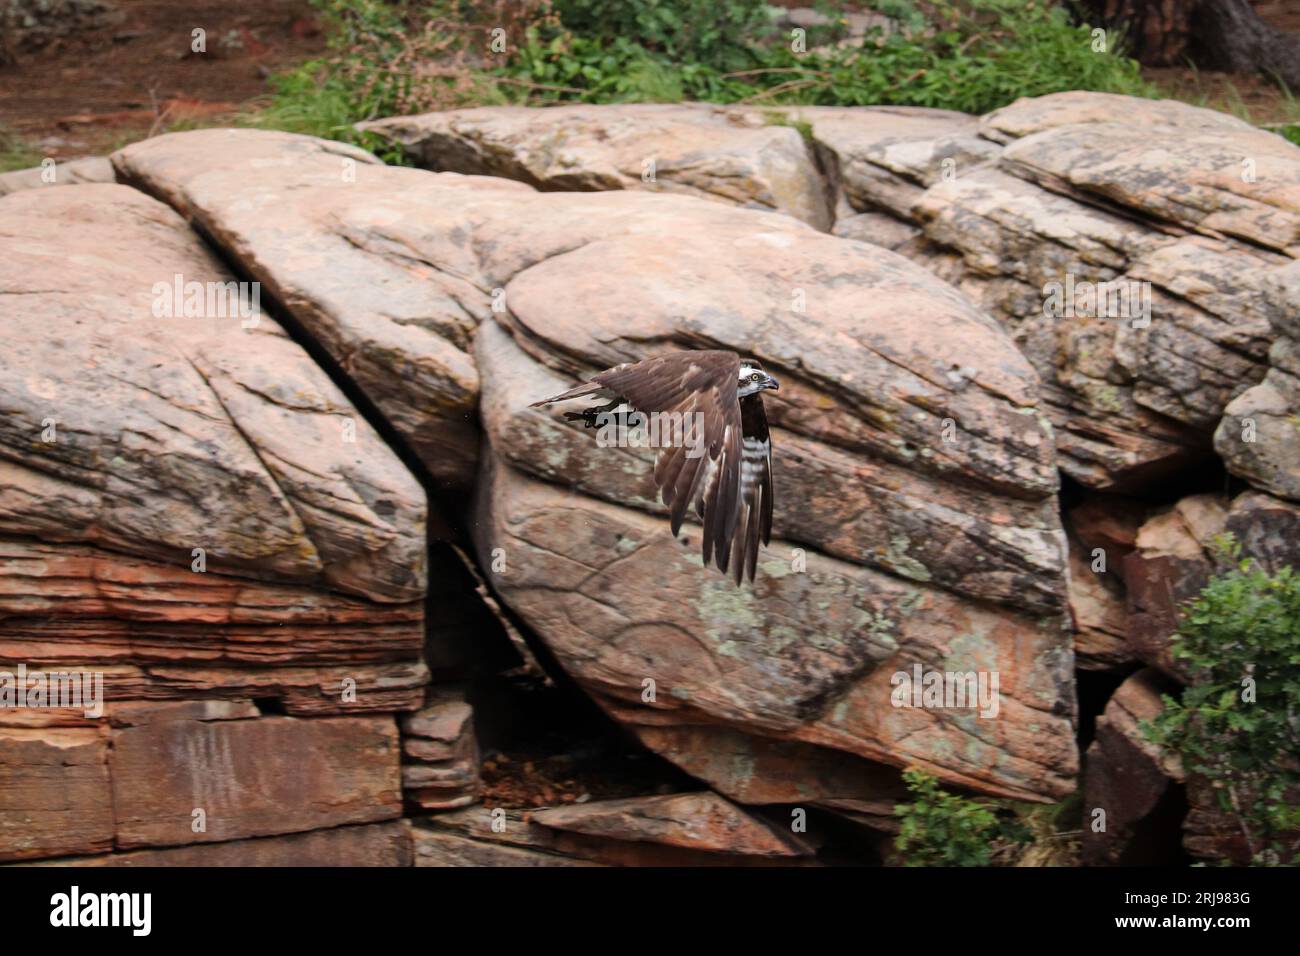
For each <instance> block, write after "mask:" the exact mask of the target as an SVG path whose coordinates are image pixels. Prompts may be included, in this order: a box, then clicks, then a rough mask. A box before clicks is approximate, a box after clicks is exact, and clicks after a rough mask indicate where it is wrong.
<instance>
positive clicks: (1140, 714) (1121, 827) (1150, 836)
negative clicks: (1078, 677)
mask: <svg viewBox="0 0 1300 956" xmlns="http://www.w3.org/2000/svg"><path fill="white" fill-rule="evenodd" d="M1175 689H1176V685H1175V684H1173V683H1172V682H1170V681H1168V679H1167V678H1163V677H1162V676H1161V675H1160V674H1159V673H1157V672H1156V671H1154V670H1151V669H1150V668H1147V669H1145V670H1142V671H1139V672H1138V673H1136V674H1134V675H1133V676H1132V677H1130V678H1128V679H1127V680H1126V681H1124V683H1123V684H1121V685H1120V686H1119V689H1118V690H1116V691H1115V693H1114V694H1113V695H1111V698H1110V700H1109V701H1107V703H1106V709H1105V711H1104V712H1103V713H1102V715H1101V716H1100V717H1098V718H1097V735H1096V737H1095V738H1094V739H1093V741H1092V744H1091V745H1090V746H1089V747H1088V753H1087V755H1086V757H1085V758H1084V768H1085V769H1084V775H1083V840H1082V843H1083V860H1084V862H1085V863H1087V864H1090V865H1093V866H1098V865H1107V866H1117V865H1120V866H1132V865H1148V866H1151V865H1157V864H1171V863H1176V862H1178V855H1179V854H1178V844H1179V840H1180V837H1181V833H1180V831H1179V822H1180V821H1179V812H1180V810H1181V809H1182V807H1181V792H1180V790H1179V785H1180V784H1182V783H1183V779H1184V776H1183V768H1182V763H1181V761H1179V759H1178V756H1177V754H1171V753H1169V752H1168V751H1165V750H1164V749H1162V748H1160V747H1158V746H1156V745H1155V744H1154V743H1152V742H1151V741H1150V740H1148V739H1147V737H1146V735H1145V733H1144V731H1143V724H1144V723H1145V722H1147V721H1150V720H1153V719H1155V718H1156V717H1157V716H1159V714H1160V712H1161V711H1162V710H1163V709H1164V704H1163V702H1162V697H1163V695H1164V694H1167V693H1170V692H1172V691H1174V690H1175Z"/></svg>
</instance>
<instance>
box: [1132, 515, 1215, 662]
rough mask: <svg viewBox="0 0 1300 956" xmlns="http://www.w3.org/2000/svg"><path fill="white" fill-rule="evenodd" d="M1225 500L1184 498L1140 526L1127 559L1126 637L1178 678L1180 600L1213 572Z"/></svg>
mask: <svg viewBox="0 0 1300 956" xmlns="http://www.w3.org/2000/svg"><path fill="white" fill-rule="evenodd" d="M1226 521H1227V506H1226V503H1225V502H1224V501H1222V500H1221V499H1219V498H1217V497H1215V496H1213V495H1193V496H1192V497H1190V498H1184V499H1183V500H1181V501H1180V502H1178V504H1177V505H1175V506H1174V508H1173V509H1172V510H1170V511H1167V512H1165V513H1163V514H1160V515H1157V516H1156V517H1154V518H1152V519H1151V520H1150V521H1148V522H1147V523H1146V524H1144V525H1143V526H1142V530H1141V531H1140V532H1138V536H1137V548H1136V550H1135V551H1134V552H1133V553H1132V554H1130V555H1129V556H1128V557H1126V558H1125V559H1124V581H1125V585H1126V587H1127V590H1128V601H1129V617H1128V642H1129V648H1130V649H1131V651H1132V652H1133V654H1134V655H1135V656H1136V657H1138V658H1139V659H1140V660H1142V661H1145V662H1146V663H1148V664H1150V665H1151V666H1153V667H1157V668H1159V669H1160V670H1162V671H1164V673H1165V674H1167V675H1169V676H1171V677H1174V678H1176V679H1178V680H1180V681H1185V680H1186V677H1187V675H1186V673H1185V672H1184V669H1183V667H1182V665H1181V664H1179V663H1178V662H1176V661H1174V660H1173V658H1172V657H1170V655H1169V640H1170V638H1172V637H1173V635H1174V632H1175V631H1177V630H1178V624H1179V621H1180V619H1181V618H1180V613H1181V608H1182V606H1183V605H1184V604H1185V603H1186V602H1187V601H1190V600H1192V599H1193V598H1195V597H1196V596H1197V595H1198V594H1199V593H1200V592H1201V589H1202V588H1204V587H1205V585H1207V584H1209V583H1210V577H1211V576H1212V575H1213V573H1214V568H1215V565H1214V559H1213V548H1214V541H1215V538H1216V537H1217V536H1218V535H1220V534H1222V533H1223V530H1224V525H1225V522H1226Z"/></svg>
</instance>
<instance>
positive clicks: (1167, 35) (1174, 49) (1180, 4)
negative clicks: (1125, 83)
mask: <svg viewBox="0 0 1300 956" xmlns="http://www.w3.org/2000/svg"><path fill="white" fill-rule="evenodd" d="M1200 2H1201V0H1088V6H1089V7H1090V9H1091V10H1092V12H1093V13H1095V14H1096V15H1097V17H1098V18H1099V19H1100V20H1101V22H1102V23H1103V24H1104V25H1105V26H1107V27H1110V28H1115V27H1121V28H1123V30H1124V34H1125V46H1126V49H1127V51H1128V55H1129V56H1131V57H1133V59H1135V60H1137V61H1138V62H1139V63H1144V64H1146V65H1147V66H1181V65H1183V63H1184V62H1185V61H1186V55H1187V46H1188V43H1189V41H1190V40H1191V35H1192V13H1193V11H1194V10H1195V9H1196V7H1197V5H1198V4H1199V3H1200Z"/></svg>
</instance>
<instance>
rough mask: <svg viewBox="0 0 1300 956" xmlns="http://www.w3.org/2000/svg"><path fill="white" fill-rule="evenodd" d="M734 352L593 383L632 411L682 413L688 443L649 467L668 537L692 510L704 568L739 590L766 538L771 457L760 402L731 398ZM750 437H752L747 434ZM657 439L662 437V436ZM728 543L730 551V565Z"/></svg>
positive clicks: (679, 358)
mask: <svg viewBox="0 0 1300 956" xmlns="http://www.w3.org/2000/svg"><path fill="white" fill-rule="evenodd" d="M739 374H740V357H739V356H738V355H737V354H736V353H735V352H725V351H697V352H675V353H672V354H670V355H662V356H658V357H655V358H650V359H646V360H645V361H642V362H636V363H632V364H627V365H619V366H617V367H615V368H612V369H609V370H608V371H604V372H601V373H600V374H598V375H595V376H593V377H592V379H591V380H592V382H595V383H598V384H600V385H602V386H604V387H605V388H606V389H608V390H609V391H610V392H613V393H615V394H617V395H621V396H622V397H623V398H625V399H626V400H627V403H628V404H629V405H631V406H632V407H633V408H635V409H636V410H637V411H639V412H642V413H645V414H647V415H648V414H652V413H655V412H661V413H680V414H681V415H682V416H683V417H682V421H683V423H685V424H686V428H687V429H691V428H694V427H695V423H699V426H700V427H699V428H698V429H697V430H696V431H695V432H693V433H692V432H690V431H689V430H688V431H686V434H688V435H690V434H693V435H694V437H695V439H696V440H695V441H694V442H690V443H681V444H678V445H674V446H672V447H666V448H664V449H662V450H661V451H660V452H659V457H658V459H657V460H656V461H655V471H654V477H655V484H657V485H658V486H659V490H660V493H661V495H662V496H663V501H664V504H665V505H667V506H668V509H669V515H670V518H671V522H672V531H673V534H674V535H676V534H677V533H678V531H679V530H680V529H681V525H682V519H683V518H684V517H685V515H686V509H687V508H688V507H689V506H691V505H692V504H694V506H695V512H696V514H697V515H699V517H700V519H701V521H702V522H703V524H704V540H703V545H702V551H703V557H704V563H705V565H708V564H709V562H710V561H711V560H716V562H717V565H718V569H719V570H720V571H722V572H724V573H725V572H726V571H727V568H728V566H729V565H730V566H731V567H732V568H733V577H734V579H735V581H736V583H737V584H739V583H740V581H741V578H742V575H744V574H745V573H746V572H748V575H749V579H750V580H751V581H752V580H753V579H754V571H755V568H756V566H757V563H758V546H759V540H760V538H761V540H762V541H763V542H764V543H767V542H768V541H769V540H770V539H771V534H772V457H771V444H770V442H769V440H768V430H767V419H766V416H765V415H764V414H763V405H762V400H761V399H759V398H757V396H755V398H754V400H752V401H750V400H746V402H745V403H744V404H745V409H744V412H743V414H742V409H741V402H740V401H739V400H738V399H737V397H736V383H737V378H738V376H739ZM751 432H752V433H751ZM661 433H662V430H661ZM733 542H734V543H735V544H736V546H737V547H736V548H735V554H734V558H735V560H734V562H733V561H732V558H733V547H732V546H733Z"/></svg>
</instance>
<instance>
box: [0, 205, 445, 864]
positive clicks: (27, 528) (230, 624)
mask: <svg viewBox="0 0 1300 956" xmlns="http://www.w3.org/2000/svg"><path fill="white" fill-rule="evenodd" d="M56 184H57V183H56ZM61 185H63V186H64V188H59V189H30V190H24V191H20V192H15V193H13V194H11V195H8V196H6V197H4V198H3V199H2V200H0V222H2V223H3V225H0V233H3V240H4V242H5V244H6V245H5V255H4V256H2V257H0V330H3V333H4V339H5V342H6V347H5V359H4V361H3V362H0V396H3V399H0V401H2V402H3V404H4V411H5V414H4V415H3V416H0V418H2V421H0V672H3V677H0V682H3V684H4V686H5V692H6V693H7V694H12V693H13V692H14V688H15V686H16V685H15V680H16V676H17V675H18V674H20V673H24V672H25V673H26V680H27V682H28V683H27V686H26V687H21V686H20V687H19V688H18V693H20V694H26V695H28V696H27V697H26V700H25V702H24V703H23V704H20V706H18V707H17V708H15V707H14V706H13V704H14V701H13V699H12V697H7V698H6V705H5V707H4V709H3V711H0V725H2V726H0V764H3V765H4V768H5V769H4V771H3V775H4V778H5V781H6V785H5V787H3V788H0V789H3V790H4V794H5V795H4V797H0V860H26V859H37V858H45V857H68V856H84V855H87V854H92V855H93V854H106V853H108V851H110V850H124V849H128V848H137V847H158V846H166V847H177V848H178V849H172V850H166V851H159V852H158V853H157V854H155V855H144V856H133V855H130V854H127V855H125V856H119V855H118V854H110V855H108V856H93V857H92V858H91V861H92V862H96V863H105V864H108V865H117V864H121V865H137V864H140V863H168V864H209V863H210V864H212V865H219V864H221V863H233V862H244V863H247V862H250V861H253V860H282V861H294V860H300V861H306V860H319V859H320V858H321V857H322V856H323V855H325V854H327V853H329V852H332V851H331V847H332V848H333V851H337V852H339V853H342V854H351V855H353V856H354V857H355V860H356V862H362V861H364V860H370V861H371V862H378V861H379V858H380V857H385V858H386V859H400V857H401V854H400V852H397V851H394V850H392V849H391V846H395V845H390V850H389V851H385V850H384V849H383V847H382V846H381V843H382V842H383V841H379V842H376V841H375V840H373V839H370V838H362V837H360V836H353V835H349V834H339V835H337V836H328V835H327V834H332V833H334V832H335V831H334V830H333V829H332V828H336V827H339V826H342V825H347V824H363V823H368V822H372V821H380V820H388V819H393V818H396V817H398V816H400V814H401V798H400V752H399V745H398V737H397V728H396V723H395V720H394V717H393V712H394V711H401V710H409V709H414V708H415V707H418V706H419V704H420V702H421V700H422V699H423V696H424V689H423V685H424V684H426V683H427V682H428V669H427V668H426V666H425V664H424V663H423V661H422V660H421V648H422V646H423V643H424V638H425V628H424V608H423V605H422V603H421V598H422V597H423V594H424V591H425V541H424V528H425V513H426V508H425V499H424V492H423V490H422V489H421V487H420V486H419V484H418V483H417V482H416V481H415V480H414V478H412V476H411V475H410V474H409V473H408V472H407V471H406V469H405V467H404V466H403V465H402V464H401V462H400V461H399V459H398V458H397V457H396V455H395V454H393V452H392V451H390V450H389V449H388V448H387V446H386V445H385V444H384V442H383V441H382V440H381V439H380V438H379V436H378V435H377V434H376V433H375V432H374V430H373V429H372V428H371V427H370V426H369V425H368V424H367V422H366V420H365V419H364V418H363V417H362V416H361V415H360V414H359V413H358V412H357V411H356V409H355V408H354V407H353V406H352V404H351V403H350V402H349V401H348V400H347V398H346V397H345V396H344V395H343V393H342V392H341V391H340V390H339V389H338V387H337V386H335V385H334V384H333V382H331V381H330V379H329V378H328V377H327V376H326V375H325V374H324V373H323V372H322V371H321V370H320V369H319V368H318V367H317V366H316V364H315V363H314V362H313V361H312V360H311V359H310V358H309V357H308V355H307V353H306V352H305V351H303V349H302V348H301V347H300V346H298V345H297V344H295V343H294V342H293V341H292V340H291V339H290V338H289V337H288V336H287V335H286V334H285V333H284V331H283V330H282V329H281V328H280V327H279V326H278V325H277V324H276V323H275V322H274V321H273V320H272V319H271V318H270V317H269V316H267V315H266V314H264V313H261V312H260V311H259V310H257V309H256V308H254V307H253V295H252V291H251V289H250V290H247V291H246V293H245V295H244V296H243V297H242V298H241V297H240V291H241V290H240V289H239V288H238V287H237V286H236V284H235V278H234V276H232V275H231V274H230V273H229V272H228V271H227V270H226V269H225V267H224V266H222V265H221V263H220V262H219V261H218V260H217V259H216V258H215V257H214V256H213V255H212V253H211V252H210V251H208V250H207V249H206V248H205V247H204V246H203V245H202V244H201V242H200V241H199V240H198V239H197V237H196V236H195V235H194V234H193V233H192V232H191V231H190V229H189V228H188V227H187V226H186V225H185V223H184V221H183V220H181V219H180V217H179V216H177V215H176V213H174V212H173V211H172V210H170V209H168V208H167V207H166V206H164V205H163V204H161V203H159V202H157V201H156V200H153V199H150V198H148V197H147V196H145V195H143V194H142V193H139V192H137V191H135V190H133V189H130V188H127V187H125V186H120V185H108V184H103V185H77V184H66V183H64V184H61ZM178 287H179V288H178ZM241 304H242V305H244V306H247V309H246V310H245V312H244V313H243V314H241V313H240V312H239V310H238V308H237V306H239V305H241ZM36 674H40V675H42V676H41V678H40V681H41V682H40V684H33V683H31V682H32V681H34V680H36V677H35V676H34V675H36ZM59 675H64V677H62V678H61V677H59ZM47 678H48V680H49V684H48V688H49V691H50V692H51V693H52V692H53V689H54V687H55V686H56V684H55V682H56V681H61V682H62V684H61V685H60V686H64V685H66V684H67V680H69V679H71V680H73V681H74V682H77V683H79V682H80V679H81V678H87V679H89V681H90V682H91V684H90V686H93V687H96V688H97V694H96V704H98V705H102V707H98V706H92V702H91V701H90V700H87V699H83V700H82V701H81V703H82V704H83V705H84V706H82V707H81V709H72V710H68V709H63V710H60V709H57V708H56V709H51V707H52V706H53V705H55V704H56V703H58V701H56V700H55V699H54V698H53V697H44V698H34V697H32V696H30V695H31V693H32V691H31V688H32V687H35V686H45V683H44V682H45V680H46V679H47ZM254 700H256V701H258V703H259V705H260V706H261V707H262V708H263V709H265V710H270V711H275V712H277V713H278V714H285V715H312V719H302V718H301V717H298V716H278V715H277V716H267V715H264V713H263V710H259V706H255V705H254V703H253V701H254ZM104 709H106V711H107V716H103V715H102V711H103V710H104ZM96 710H99V711H101V713H100V714H99V715H97V714H96V713H95V711H96ZM362 714H365V715H370V716H359V715H362ZM317 715H320V716H317ZM327 715H328V716H327ZM343 715H346V716H343ZM286 765H290V766H292V767H293V768H294V772H293V773H285V772H284V768H285V766H286ZM196 811H202V813H201V815H196ZM304 831H317V833H318V834H319V836H318V838H317V839H315V840H309V841H306V842H298V843H293V844H279V843H277V844H264V843H258V844H257V845H256V846H255V847H254V846H251V845H247V846H243V847H241V846H239V841H245V840H247V839H248V838H254V837H263V836H265V837H273V836H274V835H279V834H287V833H297V832H304ZM198 843H211V844H212V845H213V850H212V851H211V853H208V854H203V853H198V852H189V851H188V850H186V849H185V847H186V845H189V844H198ZM408 847H409V844H408ZM398 850H400V847H398ZM407 859H409V849H408V852H407Z"/></svg>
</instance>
